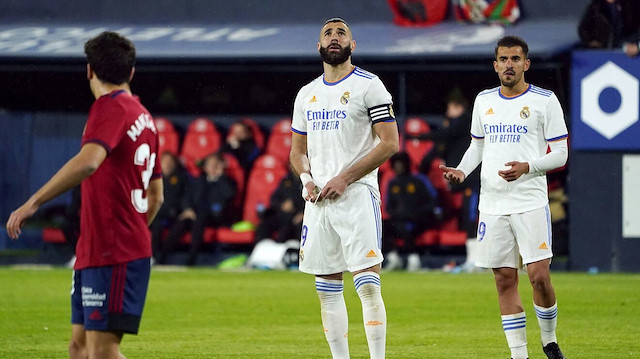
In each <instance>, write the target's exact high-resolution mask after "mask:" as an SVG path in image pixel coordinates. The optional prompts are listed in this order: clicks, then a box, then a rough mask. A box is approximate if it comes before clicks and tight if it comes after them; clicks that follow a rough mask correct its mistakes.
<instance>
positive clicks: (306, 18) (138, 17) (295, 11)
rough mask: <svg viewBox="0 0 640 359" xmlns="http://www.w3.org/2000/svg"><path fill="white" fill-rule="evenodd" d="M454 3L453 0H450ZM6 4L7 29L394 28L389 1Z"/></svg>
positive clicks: (539, 8) (565, 8)
mask: <svg viewBox="0 0 640 359" xmlns="http://www.w3.org/2000/svg"><path fill="white" fill-rule="evenodd" d="M447 1H448V0H447ZM518 3H519V4H520V9H521V13H522V15H523V18H525V19H536V18H539V19H541V18H545V19H552V18H576V17H578V16H579V14H580V13H581V11H582V10H583V9H584V8H585V7H586V4H587V0H563V1H555V0H519V1H518ZM60 4H61V3H60V2H56V1H47V0H29V1H23V0H5V1H1V2H0V7H1V8H2V11H1V12H0V21H2V22H4V23H20V22H21V23H27V22H33V23H41V22H43V21H45V22H48V23H87V22H90V23H100V22H110V23H113V22H118V23H130V24H151V23H153V24H158V23H163V22H171V23H172V24H188V23H200V24H207V23H212V22H215V23H217V24H230V23H235V24H238V23H251V24H268V23H271V24H274V23H275V24H277V23H308V22H312V23H319V22H321V21H323V20H325V19H326V18H328V17H333V16H344V17H345V19H347V21H350V22H390V21H391V20H392V18H393V16H392V14H391V12H390V11H389V6H388V4H387V1H386V0H349V1H312V0H304V1H295V0H294V1H292V0H268V1H265V0H236V1H211V0H155V1H130V0H93V1H86V0H84V1H83V0H66V1H64V6H60Z"/></svg>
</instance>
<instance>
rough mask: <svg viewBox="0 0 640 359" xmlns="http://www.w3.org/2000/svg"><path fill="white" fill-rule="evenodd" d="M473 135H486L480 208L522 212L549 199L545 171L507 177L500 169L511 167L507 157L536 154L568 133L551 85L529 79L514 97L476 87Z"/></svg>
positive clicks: (520, 158)
mask: <svg viewBox="0 0 640 359" xmlns="http://www.w3.org/2000/svg"><path fill="white" fill-rule="evenodd" d="M471 136H473V137H474V138H477V139H484V151H483V154H482V171H481V173H480V176H481V186H480V204H479V209H480V211H481V212H484V213H487V214H493V215H507V214H513V213H523V212H527V211H531V210H534V209H537V208H542V207H544V206H545V205H546V204H547V203H548V202H549V199H548V194H547V179H546V174H545V173H544V172H543V173H541V172H538V173H531V172H530V173H527V174H524V175H522V176H521V177H520V178H518V179H517V180H516V181H512V182H507V181H506V180H504V179H503V178H502V177H500V176H499V175H498V171H500V170H503V169H507V168H509V167H507V166H505V165H504V164H505V163H507V162H511V161H518V162H530V161H532V160H535V159H537V158H540V157H542V156H544V155H545V154H546V152H547V142H552V141H560V140H564V139H566V138H567V126H566V124H565V121H564V115H563V112H562V107H560V102H559V101H558V98H557V97H556V95H555V94H554V93H553V92H552V91H549V90H545V89H542V88H540V87H536V86H533V85H529V87H528V88H527V90H526V91H525V92H523V93H522V94H520V95H518V96H515V97H506V96H504V95H502V93H501V92H500V87H496V88H493V89H489V90H485V91H482V92H480V93H479V94H478V96H477V97H476V100H475V103H474V105H473V115H472V120H471Z"/></svg>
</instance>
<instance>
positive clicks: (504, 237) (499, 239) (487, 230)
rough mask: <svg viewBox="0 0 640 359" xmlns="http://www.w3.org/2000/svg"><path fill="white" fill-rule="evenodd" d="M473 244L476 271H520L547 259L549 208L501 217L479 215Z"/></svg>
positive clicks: (548, 249)
mask: <svg viewBox="0 0 640 359" xmlns="http://www.w3.org/2000/svg"><path fill="white" fill-rule="evenodd" d="M477 240H478V249H477V250H478V252H477V253H478V257H477V258H478V259H477V261H476V266H478V267H484V268H502V267H509V268H521V267H522V264H523V263H524V264H529V263H533V262H537V261H541V260H543V259H547V258H551V257H553V253H552V251H551V215H550V213H549V206H548V205H547V206H544V207H542V208H539V209H535V210H533V211H529V212H525V213H516V214H511V215H504V216H495V215H490V214H486V213H482V212H480V222H479V224H478V239H477Z"/></svg>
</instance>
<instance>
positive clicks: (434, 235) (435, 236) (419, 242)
mask: <svg viewBox="0 0 640 359" xmlns="http://www.w3.org/2000/svg"><path fill="white" fill-rule="evenodd" d="M439 239H440V232H439V231H437V230H433V229H429V230H426V231H424V232H422V233H421V234H420V235H419V236H418V238H416V242H415V245H416V246H418V247H434V246H436V245H438V242H439Z"/></svg>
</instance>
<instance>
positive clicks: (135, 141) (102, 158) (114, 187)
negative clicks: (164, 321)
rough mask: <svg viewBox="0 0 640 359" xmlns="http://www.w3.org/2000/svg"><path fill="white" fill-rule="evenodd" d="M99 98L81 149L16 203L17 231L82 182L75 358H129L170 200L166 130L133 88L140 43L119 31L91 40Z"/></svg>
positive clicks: (92, 77) (13, 229)
mask: <svg viewBox="0 0 640 359" xmlns="http://www.w3.org/2000/svg"><path fill="white" fill-rule="evenodd" d="M84 49H85V53H86V55H87V60H88V65H87V78H88V80H89V85H90V87H91V92H92V93H93V95H94V96H95V98H96V101H95V102H94V103H93V105H92V106H91V109H90V111H89V118H88V120H87V123H86V126H85V130H84V134H83V136H82V147H81V149H80V152H79V153H78V154H77V155H76V156H75V157H73V158H72V159H70V160H69V161H68V162H67V163H66V164H65V165H64V166H63V167H62V168H61V169H60V170H59V171H58V172H57V173H56V174H55V175H54V176H53V177H52V178H51V179H50V180H49V181H48V182H47V183H46V184H45V185H44V186H42V188H40V189H39V190H38V191H37V192H36V193H35V194H34V195H33V196H31V198H29V200H28V201H27V202H26V203H24V204H23V205H22V206H21V207H20V208H18V209H16V210H15V211H14V212H13V213H11V217H10V218H9V220H8V222H7V232H8V234H9V236H10V237H11V238H13V239H15V238H17V237H18V236H19V235H20V228H21V227H22V224H23V223H24V221H25V220H26V219H28V218H29V217H31V216H32V215H33V214H34V213H35V212H36V211H37V209H38V208H39V207H40V206H41V205H42V204H43V203H45V202H47V201H49V200H51V199H52V198H54V197H56V196H58V195H59V194H61V193H63V192H65V191H66V190H68V189H70V188H72V187H74V186H76V185H78V184H79V183H81V190H82V208H81V216H80V238H79V241H78V244H77V247H76V256H77V260H76V263H75V271H74V276H73V283H72V292H71V323H72V337H71V343H70V345H69V356H70V357H71V358H74V359H75V358H90V359H92V358H120V357H123V356H122V354H120V341H121V340H122V335H123V333H137V332H138V326H139V323H140V317H141V315H142V308H143V306H144V301H145V297H146V293H147V286H148V283H149V273H150V257H151V240H150V234H149V230H148V225H149V224H150V223H151V221H152V220H153V218H154V217H155V215H156V213H157V212H158V209H159V208H160V205H161V204H162V201H163V197H162V173H161V170H160V165H159V158H158V155H157V152H158V133H157V131H156V128H155V125H154V122H153V119H152V117H151V115H150V114H149V111H147V109H145V108H144V106H142V104H141V103H140V101H139V99H138V98H137V97H135V96H133V95H132V94H131V90H130V87H129V82H130V81H131V78H132V77H133V72H134V63H135V48H134V45H133V44H132V43H131V42H130V41H129V40H127V39H126V38H124V37H122V36H120V35H119V34H117V33H114V32H103V33H102V34H100V35H98V36H96V37H95V38H93V39H90V40H89V41H87V43H86V44H85V48H84Z"/></svg>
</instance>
